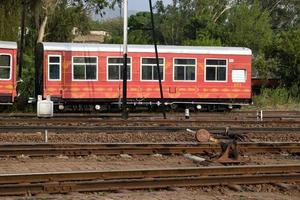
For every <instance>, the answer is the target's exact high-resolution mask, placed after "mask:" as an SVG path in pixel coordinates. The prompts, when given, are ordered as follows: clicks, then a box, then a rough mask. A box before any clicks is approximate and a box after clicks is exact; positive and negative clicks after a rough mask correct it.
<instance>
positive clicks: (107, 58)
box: [106, 56, 132, 82]
mask: <svg viewBox="0 0 300 200" xmlns="http://www.w3.org/2000/svg"><path fill="white" fill-rule="evenodd" d="M109 58H123V57H122V56H107V57H106V81H111V82H118V81H123V79H119V80H112V79H109V77H108V71H109V70H108V67H109V64H108V60H109ZM127 59H130V72H129V73H130V79H127V81H132V57H131V56H128V57H127ZM122 66H123V65H122ZM127 67H128V63H127ZM127 69H128V68H127ZM127 73H128V71H127Z"/></svg>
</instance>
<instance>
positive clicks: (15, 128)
mask: <svg viewBox="0 0 300 200" xmlns="http://www.w3.org/2000/svg"><path fill="white" fill-rule="evenodd" d="M226 127H227V126H224V127H220V126H218V127H211V126H209V125H203V126H199V125H192V124H190V125H189V126H181V125H178V126H174V125H173V126H168V125H161V126H159V125H155V126H131V125H129V126H109V125H106V126H88V125H87V126H72V125H70V126H59V125H40V126H37V125H0V131H1V132H22V133H32V132H37V131H45V130H48V131H54V132H57V133H82V132H89V133H98V132H103V131H105V132H108V131H109V132H113V133H118V132H119V133H123V132H127V131H132V132H136V133H138V131H145V132H178V131H186V129H194V130H198V129H203V128H205V129H207V130H208V131H209V132H211V133H223V132H224V130H225V128H226ZM247 132H255V133H263V132H274V133H275V132H300V127H249V128H248V127H231V128H230V133H247Z"/></svg>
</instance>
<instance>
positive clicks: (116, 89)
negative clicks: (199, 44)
mask: <svg viewBox="0 0 300 200" xmlns="http://www.w3.org/2000/svg"><path fill="white" fill-rule="evenodd" d="M50 54H54V55H56V54H61V55H62V80H61V81H60V82H58V83H54V82H50V81H48V79H47V77H48V74H47V73H48V69H47V66H48V63H47V62H48V61H47V60H48V59H47V57H48V55H50ZM72 56H97V57H98V80H97V81H72ZM107 56H120V57H122V52H121V51H120V52H115V53H99V52H69V51H68V52H51V51H48V52H46V53H45V59H44V60H45V61H44V65H45V67H44V69H45V73H44V81H45V82H44V83H45V84H44V86H45V88H44V95H45V96H46V95H51V96H61V97H62V98H104V99H105V98H119V97H121V96H122V87H121V86H122V82H121V81H107V80H106V79H107V78H106V77H107ZM159 56H160V57H163V58H165V80H164V81H163V82H162V84H163V89H164V96H165V98H192V99H198V98H200V99H201V98H251V59H252V58H251V56H244V55H232V56H231V55H192V54H160V55H159ZM128 57H131V59H132V61H131V62H132V69H133V70H132V80H131V81H128V98H159V97H160V94H159V86H158V81H153V82H149V81H147V82H145V81H140V58H141V57H154V53H129V54H128ZM173 58H196V59H197V70H196V77H197V78H196V79H197V80H196V81H195V82H185V81H175V82H174V81H173ZM205 58H220V59H227V60H228V61H231V62H229V63H228V69H227V82H205V81H204V68H205V65H204V63H205ZM233 69H246V70H247V80H246V82H245V83H233V82H232V80H231V75H232V74H231V72H232V70H233Z"/></svg>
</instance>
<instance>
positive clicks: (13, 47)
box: [0, 41, 17, 105]
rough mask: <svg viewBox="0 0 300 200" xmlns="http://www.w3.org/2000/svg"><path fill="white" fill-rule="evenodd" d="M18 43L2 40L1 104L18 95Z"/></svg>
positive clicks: (0, 51)
mask: <svg viewBox="0 0 300 200" xmlns="http://www.w3.org/2000/svg"><path fill="white" fill-rule="evenodd" d="M16 66H17V43H15V42H6V41H0V105H10V104H12V103H13V102H14V100H15V97H16V93H17V92H16V70H17V68H16Z"/></svg>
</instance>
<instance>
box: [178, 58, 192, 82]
mask: <svg viewBox="0 0 300 200" xmlns="http://www.w3.org/2000/svg"><path fill="white" fill-rule="evenodd" d="M175 59H186V60H188V59H192V60H195V80H175ZM176 66H179V65H176ZM188 66H191V65H188ZM197 67H198V59H197V58H191V57H190V58H188V57H174V58H173V81H174V82H191V83H193V82H197V72H198V70H197Z"/></svg>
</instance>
